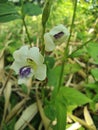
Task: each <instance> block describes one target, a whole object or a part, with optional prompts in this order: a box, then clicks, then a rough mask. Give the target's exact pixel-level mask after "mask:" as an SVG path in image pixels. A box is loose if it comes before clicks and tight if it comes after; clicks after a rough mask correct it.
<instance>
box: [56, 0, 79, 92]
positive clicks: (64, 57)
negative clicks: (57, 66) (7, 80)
mask: <svg viewBox="0 0 98 130" xmlns="http://www.w3.org/2000/svg"><path fill="white" fill-rule="evenodd" d="M76 9H77V0H75V3H74V10H73V16H72V22H71V27H70V35H69V37H68V40H67V43H66V47H65V51H64V56H63V59H62V67H61V73H60V78H59V83H58V91H59V89H60V87H61V85H62V79H63V75H64V67H65V62H67V58H68V47H69V42H70V38H71V35H72V30H73V26H74V21H75V16H76Z"/></svg>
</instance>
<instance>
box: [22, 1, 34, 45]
mask: <svg viewBox="0 0 98 130" xmlns="http://www.w3.org/2000/svg"><path fill="white" fill-rule="evenodd" d="M21 15H22V22H23V26H24V27H25V31H26V34H27V38H28V41H29V44H30V47H32V44H31V38H30V34H29V31H28V28H27V25H26V22H25V14H24V11H23V0H21Z"/></svg>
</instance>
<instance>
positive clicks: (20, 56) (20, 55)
mask: <svg viewBox="0 0 98 130" xmlns="http://www.w3.org/2000/svg"><path fill="white" fill-rule="evenodd" d="M28 52H29V47H28V46H22V47H21V48H20V49H19V50H16V51H15V52H14V53H13V57H14V59H15V60H16V61H21V60H22V61H24V62H26V58H27V54H28Z"/></svg>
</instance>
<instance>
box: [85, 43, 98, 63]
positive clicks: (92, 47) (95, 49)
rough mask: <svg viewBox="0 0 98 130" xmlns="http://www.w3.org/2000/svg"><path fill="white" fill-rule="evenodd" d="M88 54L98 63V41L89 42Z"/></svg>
mask: <svg viewBox="0 0 98 130" xmlns="http://www.w3.org/2000/svg"><path fill="white" fill-rule="evenodd" d="M87 51H88V54H89V55H90V56H91V57H92V58H93V59H94V60H95V63H97V64H98V43H93V42H92V43H89V44H88V46H87Z"/></svg>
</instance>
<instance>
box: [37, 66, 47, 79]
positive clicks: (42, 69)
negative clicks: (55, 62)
mask: <svg viewBox="0 0 98 130" xmlns="http://www.w3.org/2000/svg"><path fill="white" fill-rule="evenodd" d="M35 78H36V79H38V80H44V79H45V78H46V65H44V64H41V65H39V66H38V68H37V70H36V72H35Z"/></svg>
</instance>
